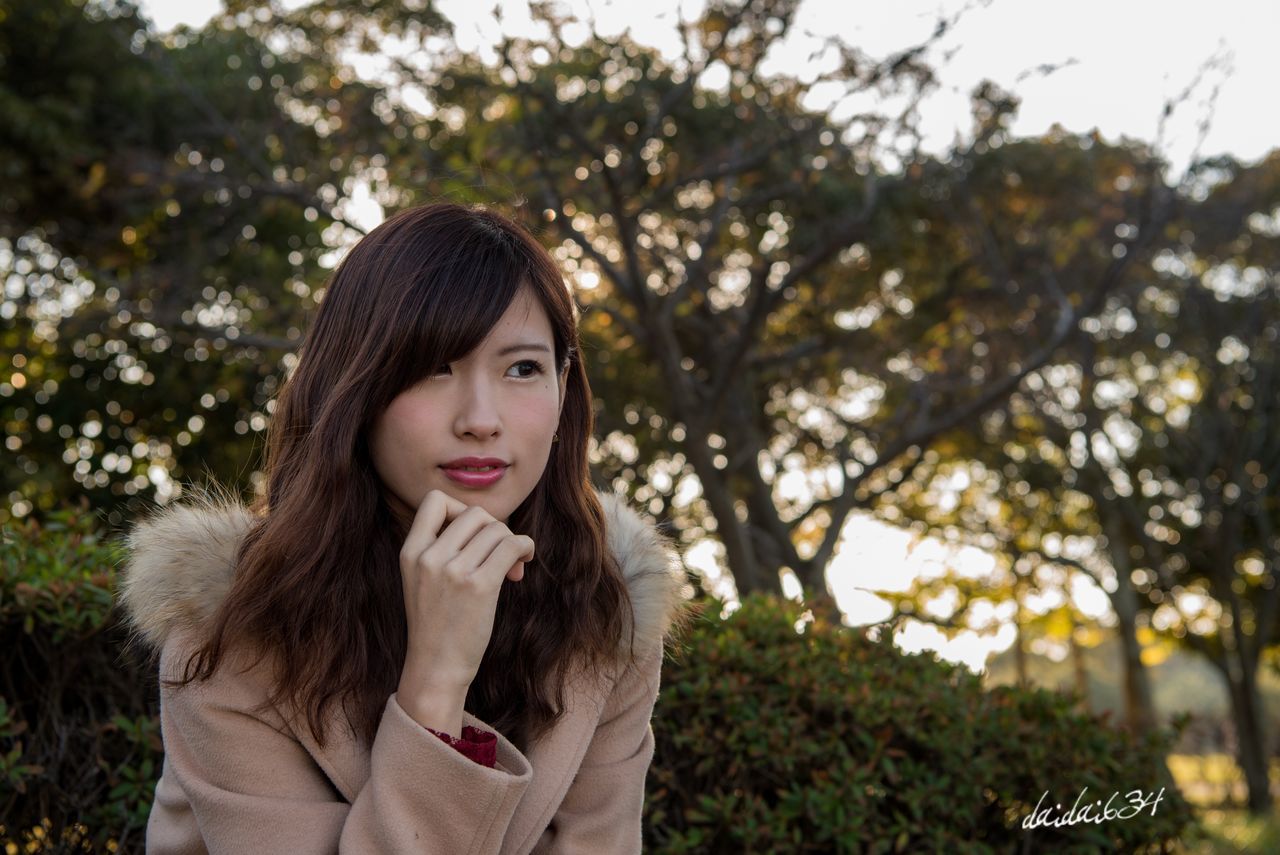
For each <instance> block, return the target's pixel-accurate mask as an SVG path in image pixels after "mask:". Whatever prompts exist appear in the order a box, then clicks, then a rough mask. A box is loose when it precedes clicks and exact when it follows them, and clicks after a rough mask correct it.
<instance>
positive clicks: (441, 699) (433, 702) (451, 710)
mask: <svg viewBox="0 0 1280 855" xmlns="http://www.w3.org/2000/svg"><path fill="white" fill-rule="evenodd" d="M396 699H397V701H398V702H399V703H400V708H401V709H403V710H404V711H405V712H406V713H408V715H409V717H410V718H412V719H413V720H414V721H416V722H417V723H418V724H420V725H422V726H423V727H426V728H430V729H431V730H436V731H439V732H441V733H446V734H448V735H449V736H453V737H456V738H461V736H462V710H463V707H464V705H465V704H466V699H467V687H465V686H464V687H461V688H459V687H456V686H455V687H448V688H437V687H431V686H422V685H411V684H406V683H405V682H403V681H402V682H401V684H400V687H399V688H398V689H397V691H396Z"/></svg>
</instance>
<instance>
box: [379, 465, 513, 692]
mask: <svg viewBox="0 0 1280 855" xmlns="http://www.w3.org/2000/svg"><path fill="white" fill-rule="evenodd" d="M444 526H447V527H444ZM442 527H444V528H443V530H441V529H442ZM533 556H534V543H533V539H532V538H529V537H526V536H524V535H517V534H512V533H511V530H510V529H509V528H507V526H506V524H505V523H502V522H500V521H498V520H496V519H494V518H493V516H492V515H490V514H489V512H488V511H486V510H485V509H484V508H481V507H474V506H468V505H466V504H464V503H462V502H460V501H459V500H457V499H455V498H453V497H452V496H450V495H448V494H447V493H445V492H443V491H441V490H431V491H430V492H428V493H427V495H426V497H425V498H423V500H422V503H421V504H420V505H419V506H418V510H417V513H416V515H415V516H414V520H413V523H412V525H411V526H410V528H409V534H408V535H407V536H406V537H405V541H404V545H403V546H402V547H401V549H400V575H401V581H402V582H403V585H404V607H405V616H406V618H407V622H408V627H409V646H408V652H407V654H406V657H405V666H404V671H403V672H402V673H401V677H400V689H399V691H400V693H401V696H402V699H404V700H407V701H409V702H411V703H412V702H415V701H422V700H424V699H426V698H428V697H436V698H438V697H445V698H453V699H456V700H457V701H458V703H459V704H460V703H461V700H462V699H464V698H465V697H466V692H467V688H468V687H469V686H470V685H471V681H472V680H474V679H475V675H476V672H477V671H479V670H480V660H481V659H482V658H483V657H484V651H485V648H486V647H488V646H489V638H490V636H491V635H492V634H493V620H494V615H495V614H496V612H497V609H498V592H499V590H500V589H501V587H502V581H503V579H510V580H511V581H513V582H519V581H520V580H521V579H523V578H524V564H525V562H526V561H532V560H533Z"/></svg>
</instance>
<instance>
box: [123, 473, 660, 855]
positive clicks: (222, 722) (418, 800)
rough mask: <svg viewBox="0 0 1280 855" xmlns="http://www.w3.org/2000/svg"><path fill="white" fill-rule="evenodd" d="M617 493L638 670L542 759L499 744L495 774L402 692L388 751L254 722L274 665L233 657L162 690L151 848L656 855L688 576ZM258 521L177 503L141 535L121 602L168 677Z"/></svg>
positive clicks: (612, 539)
mask: <svg viewBox="0 0 1280 855" xmlns="http://www.w3.org/2000/svg"><path fill="white" fill-rule="evenodd" d="M600 498H601V502H602V504H603V505H604V508H605V516H606V520H607V526H608V542H609V545H610V547H611V548H612V550H613V552H614V554H615V555H617V557H618V559H619V564H620V566H621V567H622V570H623V573H624V575H625V576H626V580H627V584H628V587H629V590H630V594H631V600H632V603H633V605H634V611H635V620H636V644H637V647H638V650H639V652H640V653H641V662H642V667H641V668H640V669H639V670H638V672H637V671H635V670H633V672H632V674H631V675H629V676H626V678H625V679H613V678H611V679H610V680H609V681H608V682H607V684H604V685H587V684H586V683H585V681H579V682H575V683H573V684H571V687H570V689H571V690H570V691H568V692H566V712H565V714H564V716H563V718H562V719H561V720H560V721H559V722H557V724H556V725H555V727H554V728H553V729H552V730H551V731H550V732H549V733H547V734H546V735H545V736H544V737H543V738H542V739H541V740H539V741H537V742H535V743H534V744H532V745H531V746H529V747H528V749H527V750H526V751H524V752H521V751H520V750H518V749H517V748H516V747H515V746H514V745H513V744H512V743H510V742H509V741H507V739H505V738H504V737H503V736H502V735H501V734H498V751H497V765H496V767H495V768H492V769H491V768H487V767H485V766H482V765H480V764H479V763H476V762H474V761H473V760H470V759H468V758H467V757H464V756H463V755H462V754H460V753H459V752H458V751H457V750H455V749H454V748H452V747H450V746H449V745H447V744H445V743H444V742H443V741H442V740H441V739H439V738H438V737H437V736H435V735H433V734H432V733H430V732H429V731H427V730H426V729H424V728H423V727H421V726H420V725H418V723H417V722H415V721H414V720H413V719H411V718H410V717H409V716H408V715H407V714H406V713H405V712H404V710H403V709H401V707H400V705H399V704H398V703H397V701H396V696H395V694H392V695H391V696H390V697H389V698H387V705H386V709H385V710H384V711H383V715H382V721H381V724H380V726H379V728H378V732H377V736H376V738H375V739H374V740H373V744H372V745H369V744H367V743H366V742H365V741H364V740H363V739H362V738H357V737H355V736H353V735H352V734H351V728H350V727H348V726H346V724H345V721H343V722H341V723H340V724H339V725H338V726H336V727H334V728H333V729H331V730H329V731H327V732H326V737H327V743H328V744H327V746H326V747H325V748H323V749H321V748H320V747H318V746H317V745H316V744H315V742H314V740H313V738H312V736H311V734H310V731H309V729H308V728H307V727H306V724H305V718H301V719H300V718H298V717H296V716H293V715H289V714H287V713H286V712H285V711H284V710H280V709H275V708H273V709H272V711H271V712H270V713H269V714H261V713H255V712H254V708H255V707H257V706H259V705H260V704H262V703H263V702H264V701H265V699H266V697H267V694H268V692H269V691H270V688H271V687H270V685H269V683H268V681H267V679H266V678H265V677H264V674H263V669H265V667H266V666H265V665H263V666H261V667H260V668H258V669H253V670H250V671H248V672H247V673H238V672H239V671H240V668H238V667H227V666H228V665H229V664H230V662H228V663H227V664H226V665H223V666H220V667H219V669H218V672H217V673H216V674H215V675H214V677H213V679H212V680H210V681H209V682H208V683H192V684H191V685H190V686H188V687H187V688H185V689H179V690H170V689H168V688H163V687H162V690H161V700H160V720H161V729H162V736H163V738H164V746H165V760H164V768H163V772H162V775H161V777H160V781H159V783H158V784H157V786H156V794H155V803H154V805H153V807H152V810H151V817H150V820H149V822H148V825H147V852H148V853H150V854H151V855H169V853H174V855H177V853H205V852H211V853H228V855H232V853H234V855H241V854H242V853H289V855H305V854H306V853H321V852H340V853H387V855H391V853H449V855H453V853H459V855H462V853H528V852H535V853H552V852H555V853H571V852H581V853H592V855H598V853H615V852H616V853H624V852H639V851H640V842H641V837H640V821H641V809H642V807H643V802H644V786H645V774H646V772H647V770H648V767H649V763H650V761H651V760H652V757H653V730H652V728H651V726H650V724H649V720H650V717H651V715H652V712H653V706H654V702H655V700H656V698H657V693H658V686H659V675H660V669H661V665H662V652H663V640H664V636H665V634H666V632H667V630H668V628H669V625H670V622H671V620H672V617H673V615H674V612H675V610H676V609H677V608H679V604H680V594H679V589H680V585H681V583H682V580H683V575H682V573H681V570H680V563H679V559H678V557H677V556H676V554H675V552H674V551H673V550H672V548H671V546H670V543H669V542H668V541H667V540H666V539H665V538H664V537H663V536H662V535H661V533H660V532H658V531H657V529H655V528H654V527H653V526H652V524H650V523H648V522H646V521H644V520H643V519H642V518H641V517H640V516H639V515H638V514H637V513H636V512H635V511H633V510H631V509H630V508H628V507H627V506H626V505H625V504H624V502H623V501H622V499H620V498H619V497H615V496H612V495H607V494H601V497H600ZM249 522H250V517H249V515H248V513H247V511H246V510H245V509H244V508H243V507H240V506H238V505H234V504H226V503H218V502H213V501H204V502H201V503H194V504H191V503H184V504H175V505H171V506H168V507H166V508H164V509H162V510H161V511H160V512H158V513H157V514H156V515H155V516H153V517H152V518H151V519H149V520H147V521H145V522H142V523H139V524H138V525H137V526H136V527H135V529H134V531H133V532H132V533H131V536H130V541H129V545H130V550H131V555H130V559H129V561H128V564H127V566H126V568H125V570H124V573H123V579H122V582H121V595H120V596H121V602H122V605H123V606H124V609H125V611H126V613H127V615H128V618H129V620H130V622H131V623H132V625H133V628H134V630H135V631H136V632H137V633H138V634H139V636H140V637H141V638H143V639H144V640H145V641H146V642H147V643H148V644H150V645H152V646H153V647H158V648H160V650H161V658H160V671H161V674H163V675H165V676H170V677H171V676H175V675H176V674H177V673H178V672H177V670H176V669H177V667H178V665H179V664H180V662H181V661H184V658H183V657H182V655H181V654H183V653H184V652H186V651H189V650H190V649H191V645H192V644H193V642H194V639H196V638H198V637H199V632H200V629H201V627H202V626H204V625H205V622H206V621H207V620H208V618H209V616H210V615H211V614H212V613H213V611H214V609H215V608H216V607H217V605H218V604H219V603H220V602H221V600H222V598H223V597H224V596H225V594H226V591H227V589H228V586H229V583H230V578H231V564H232V559H233V556H234V553H235V548H236V545H237V542H238V540H239V538H240V536H241V535H242V534H243V533H244V531H245V529H246V527H247V526H248V524H249ZM621 652H622V651H620V653H621ZM266 661H267V659H264V660H263V662H264V663H265V662H266ZM619 672H620V669H615V671H614V672H613V673H614V676H616V675H617V674H618V673H619ZM339 706H340V705H339ZM340 714H341V713H340V712H337V711H335V712H334V713H333V715H334V716H335V718H334V719H333V722H335V724H337V723H338V722H339V720H338V719H337V718H336V716H338V715H340ZM463 718H464V721H463V723H464V724H470V725H474V726H477V727H481V728H484V729H486V730H490V731H493V730H494V728H492V727H490V726H489V725H488V724H487V723H485V722H483V721H480V720H479V719H477V718H476V717H475V716H473V715H471V714H470V713H469V712H464V714H463Z"/></svg>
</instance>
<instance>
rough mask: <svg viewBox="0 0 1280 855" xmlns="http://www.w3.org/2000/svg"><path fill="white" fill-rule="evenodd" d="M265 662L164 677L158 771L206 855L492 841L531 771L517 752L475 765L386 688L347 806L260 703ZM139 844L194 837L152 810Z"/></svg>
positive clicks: (189, 844)
mask: <svg viewBox="0 0 1280 855" xmlns="http://www.w3.org/2000/svg"><path fill="white" fill-rule="evenodd" d="M172 655H173V651H172V650H171V646H170V645H169V644H166V646H165V651H164V653H163V655H162V658H161V673H162V674H166V675H168V676H172V674H171V673H170V672H168V670H167V667H166V666H168V665H169V664H170V662H169V660H170V657H171V656H172ZM264 661H265V660H264ZM227 664H228V665H230V663H227ZM263 671H264V669H258V668H255V669H250V670H249V671H242V670H241V668H240V666H235V667H219V669H218V671H217V672H215V674H214V676H213V677H212V678H211V679H210V680H209V681H206V682H195V683H191V684H190V685H188V686H186V687H183V688H179V689H170V688H168V687H166V686H164V684H163V683H162V684H161V700H160V719H161V734H162V737H163V739H164V747H165V758H166V767H167V768H166V771H172V773H173V775H174V777H175V779H176V783H177V784H178V785H179V786H180V787H181V790H182V794H183V795H184V796H185V797H186V800H187V802H189V805H190V813H191V816H192V817H193V818H194V823H188V824H189V825H191V826H193V827H195V828H198V833H199V836H200V838H201V839H202V842H203V845H204V847H207V849H208V852H209V853H210V855H222V853H227V855H230V853H278V852H290V853H299V855H307V854H308V853H334V852H336V853H340V855H345V853H368V852H379V853H391V855H394V853H410V852H412V853H416V854H417V855H431V853H474V855H479V853H495V852H497V851H498V849H499V847H500V846H501V844H502V839H503V835H504V834H505V833H506V830H507V826H508V824H509V823H510V821H511V817H512V815H513V813H514V812H515V808H516V805H517V803H518V802H519V801H520V797H521V795H522V794H523V793H524V790H525V788H526V787H527V786H528V785H529V782H530V780H531V779H532V769H531V768H530V767H529V765H528V762H527V760H526V759H525V758H524V757H523V755H520V754H519V752H514V751H513V752H510V753H507V754H506V755H505V757H506V759H507V761H508V763H509V764H511V765H514V766H516V768H507V766H505V765H503V762H502V760H501V759H500V760H499V762H498V763H497V765H496V766H495V767H494V768H488V767H485V766H482V765H481V764H479V763H476V762H475V761H473V760H471V759H469V758H467V757H465V756H463V755H462V754H460V753H459V752H458V751H457V750H455V749H454V748H453V747H451V746H450V745H448V744H447V743H445V742H444V741H442V740H441V739H439V738H438V737H437V736H435V735H434V734H432V733H431V732H430V731H428V730H427V729H426V728H424V727H422V726H421V725H419V724H418V723H417V722H416V721H414V720H413V719H412V718H411V717H410V716H409V715H408V713H406V712H405V711H404V710H403V709H402V708H401V707H400V705H399V703H398V702H397V700H396V696H395V695H394V694H392V695H391V696H390V697H389V698H388V699H387V705H386V709H385V710H384V711H383V716H382V722H381V724H380V726H379V728H378V731H377V735H376V736H375V738H374V741H373V744H372V746H371V747H370V758H369V762H370V766H369V768H370V773H369V778H368V780H367V782H366V783H365V785H364V787H363V788H362V789H361V790H360V792H359V793H358V795H357V797H356V798H355V799H354V801H353V802H352V803H350V804H348V803H347V802H346V801H345V800H344V799H343V798H342V797H341V795H340V794H339V793H338V792H337V791H336V789H335V788H334V786H333V784H331V783H330V780H329V778H328V777H327V776H326V775H325V773H324V771H323V770H322V769H321V768H320V766H319V765H318V764H317V762H316V760H315V759H314V758H313V757H312V755H311V754H310V753H309V752H308V751H307V749H306V748H305V747H304V746H303V744H302V743H301V742H300V741H299V740H298V739H297V738H296V737H295V736H294V735H293V733H292V731H291V729H290V728H289V727H288V726H287V725H286V723H285V721H284V719H283V717H282V716H281V715H280V714H279V712H277V711H274V710H272V711H270V712H265V713H264V712H259V711H257V709H256V707H258V706H260V705H261V704H262V703H263V701H264V700H265V699H266V698H267V696H268V692H269V690H270V685H269V683H268V681H267V679H265V677H264V674H263ZM326 736H329V734H326ZM337 736H338V734H334V736H333V737H331V738H336V737H337ZM513 757H514V758H515V759H514V760H512V759H511V758H513ZM153 812H154V810H153ZM147 851H148V852H150V853H155V854H156V855H164V853H176V852H186V851H198V847H196V846H195V843H194V842H193V841H190V840H184V839H183V834H182V833H181V831H180V829H178V827H177V824H176V823H175V824H174V827H172V828H167V827H166V826H165V820H164V818H163V817H161V818H160V819H157V817H155V816H153V817H152V820H151V822H150V823H149V825H148V829H147Z"/></svg>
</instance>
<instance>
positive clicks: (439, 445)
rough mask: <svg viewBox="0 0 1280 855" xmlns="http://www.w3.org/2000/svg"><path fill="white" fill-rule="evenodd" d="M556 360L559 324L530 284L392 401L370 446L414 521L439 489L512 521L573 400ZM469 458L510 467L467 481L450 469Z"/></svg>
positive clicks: (393, 496)
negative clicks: (457, 352) (471, 343)
mask: <svg viewBox="0 0 1280 855" xmlns="http://www.w3.org/2000/svg"><path fill="white" fill-rule="evenodd" d="M526 345H527V347H525V346H526ZM554 362H555V351H554V344H553V340H552V337H551V323H550V321H548V319H547V314H546V312H545V311H544V310H543V308H542V306H541V305H540V304H539V303H538V301H537V299H536V298H535V297H534V296H533V294H532V292H531V291H530V290H529V289H528V288H524V289H521V291H520V292H519V293H518V294H517V295H516V297H515V299H514V300H512V302H511V305H510V307H509V308H508V309H507V312H506V314H504V315H503V316H502V319H501V320H500V321H499V322H498V325H497V327H496V328H494V330H493V332H492V333H490V334H489V336H488V338H486V339H485V340H484V341H483V342H481V343H480V345H479V346H478V347H477V348H476V349H475V350H474V351H472V352H471V353H469V354H467V356H466V357H465V358H463V359H460V360H458V361H456V362H452V363H450V364H448V365H446V366H441V367H440V368H438V369H437V370H436V372H435V373H434V374H433V375H432V376H429V377H427V378H425V379H423V380H422V382H420V383H419V384H418V385H416V386H411V387H409V388H408V389H405V390H404V391H403V392H401V393H400V395H398V396H397V397H396V398H395V400H393V401H392V402H391V405H390V406H388V407H387V409H386V411H384V412H383V413H382V415H381V416H380V417H379V418H378V420H377V421H376V422H375V423H374V425H373V429H372V432H371V433H370V438H369V440H370V450H371V453H372V457H373V464H374V468H375V469H376V470H377V472H378V475H379V477H380V478H381V479H382V483H383V485H384V487H385V489H386V493H387V500H388V502H389V503H390V504H391V507H392V510H393V511H394V512H395V514H396V516H397V518H399V519H400V520H401V522H402V523H404V524H405V525H406V527H407V525H408V523H410V522H411V521H412V520H413V517H414V515H415V514H416V513H417V510H418V506H419V505H420V504H421V503H422V500H423V499H424V498H425V497H426V495H427V493H428V492H429V491H430V490H433V489H439V490H442V491H444V492H445V493H447V494H448V495H450V496H453V497H454V498H456V499H458V500H459V501H461V502H463V503H464V504H467V505H479V506H480V507H482V508H484V509H485V510H486V511H488V512H489V514H490V515H491V516H493V518H494V519H497V520H501V521H503V522H505V521H506V520H507V518H508V517H509V516H510V515H511V512H512V511H514V510H515V509H516V508H517V507H519V505H520V503H521V502H523V501H524V500H525V499H526V498H528V496H529V494H530V493H532V492H533V488H534V487H535V486H536V485H537V483H538V479H539V478H541V477H542V473H543V471H544V470H545V469H546V466H547V459H548V457H549V456H550V453H551V442H552V436H553V435H554V434H555V431H556V426H557V425H558V424H559V421H560V408H561V406H563V404H564V380H565V377H566V376H567V375H566V373H564V372H562V373H561V375H560V376H559V377H557V376H556V374H555V366H554ZM465 457H490V458H496V459H497V460H499V461H502V462H503V463H504V464H505V466H503V467H501V472H502V474H501V476H500V477H499V478H497V480H496V481H493V482H492V483H488V484H483V483H470V484H468V483H465V482H464V481H463V480H459V479H462V478H465V476H461V475H460V476H458V478H459V479H455V478H454V477H450V475H449V474H448V472H447V471H446V467H447V466H448V465H449V464H451V462H453V461H456V460H458V459H460V458H465ZM477 474H479V473H477ZM480 477H482V478H483V477H491V476H483V475H480ZM475 478H476V475H473V476H472V479H473V480H474V479H475Z"/></svg>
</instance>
